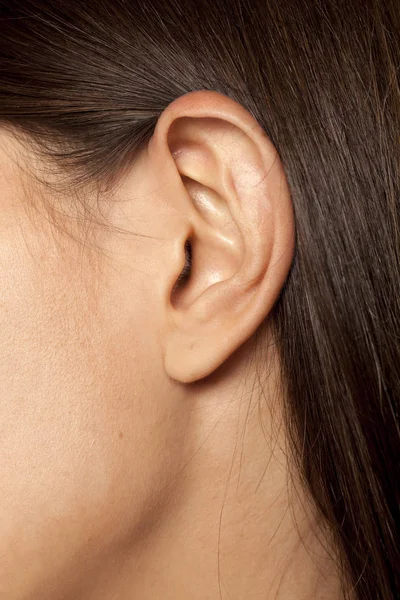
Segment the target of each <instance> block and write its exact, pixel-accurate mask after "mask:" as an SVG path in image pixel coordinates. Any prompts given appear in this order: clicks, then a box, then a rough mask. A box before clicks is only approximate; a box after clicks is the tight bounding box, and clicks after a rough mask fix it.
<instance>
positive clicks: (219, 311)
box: [149, 91, 295, 383]
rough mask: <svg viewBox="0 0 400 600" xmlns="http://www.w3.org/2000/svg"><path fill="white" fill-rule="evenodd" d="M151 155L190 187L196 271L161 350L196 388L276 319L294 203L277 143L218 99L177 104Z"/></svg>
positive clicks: (193, 96)
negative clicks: (169, 162)
mask: <svg viewBox="0 0 400 600" xmlns="http://www.w3.org/2000/svg"><path fill="white" fill-rule="evenodd" d="M149 155H153V156H154V158H155V159H156V161H157V159H158V160H159V164H161V157H162V156H164V157H166V158H168V160H171V159H172V160H174V161H175V165H176V170H177V173H178V174H179V177H180V180H181V182H182V184H183V186H182V187H181V190H182V197H181V198H180V199H179V203H180V204H179V205H180V207H185V210H184V212H185V214H187V223H186V225H185V227H186V231H187V230H190V231H191V235H190V244H191V253H192V260H191V271H190V275H189V279H188V280H187V281H184V282H183V283H182V285H180V286H179V287H178V289H177V287H176V286H174V287H173V288H171V289H169V297H168V299H167V298H166V307H167V308H166V310H167V315H166V323H168V325H167V327H166V329H165V333H164V339H163V341H162V343H163V345H164V361H165V369H166V371H167V373H168V374H169V375H170V377H172V378H174V379H176V380H178V381H181V382H182V383H190V382H193V381H196V380H198V379H202V378H204V377H206V376H208V375H209V374H211V373H212V372H213V371H214V370H216V369H217V368H218V367H219V366H221V364H222V363H223V362H224V361H225V360H226V359H227V358H228V357H229V356H230V355H231V354H233V353H234V352H235V351H236V350H237V349H238V348H239V347H240V346H241V345H242V344H243V343H244V342H245V341H246V340H247V339H249V338H250V337H251V336H252V335H253V334H254V333H255V331H256V330H257V328H258V326H259V325H260V324H261V323H262V322H263V320H264V319H265V318H266V317H267V316H268V313H269V312H270V310H271V309H272V307H273V305H274V303H275V301H276V299H277V298H278V296H279V293H280V291H281V289H282V286H283V284H284V281H285V279H286V277H287V274H288V272H289V269H290V265H291V262H292V259H293V253H294V237H295V236H294V216H293V209H292V203H291V198H290V193H289V189H288V186H287V182H286V178H285V175H284V172H283V167H282V163H281V161H280V159H279V156H278V155H277V152H276V150H275V148H274V146H273V144H272V143H271V141H270V140H269V139H268V137H267V136H266V135H265V133H264V131H263V130H262V128H261V127H260V125H259V124H258V123H257V121H256V120H255V119H254V118H253V117H252V116H251V115H250V113H249V112H248V111H246V110H245V109H244V108H243V107H242V106H241V105H240V104H238V103H237V102H235V101H234V100H232V99H230V98H228V97H227V96H224V95H222V94H219V93H217V92H209V91H199V92H192V93H190V94H186V95H185V96H182V97H180V98H178V99H177V100H175V101H174V102H173V103H172V104H170V105H169V106H168V107H167V108H166V109H165V111H164V112H163V113H162V115H161V116H160V118H159V121H158V123H157V127H156V129H155V132H154V136H153V138H152V140H151V142H150V144H149ZM168 193H176V187H174V189H173V190H172V187H171V189H170V190H169V191H168V190H166V191H165V194H166V195H168ZM170 201H171V202H175V203H176V198H170ZM166 202H168V198H166ZM182 239H183V238H182V235H181V236H180V237H179V236H177V239H176V244H177V245H179V252H180V253H181V255H182V256H183V257H184V256H185V247H184V245H183V246H182ZM186 241H187V240H184V242H186ZM177 251H178V250H177Z"/></svg>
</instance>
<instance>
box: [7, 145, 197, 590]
mask: <svg viewBox="0 0 400 600" xmlns="http://www.w3.org/2000/svg"><path fill="white" fill-rule="evenodd" d="M2 142H3V143H2V148H1V150H0V152H1V153H2V172H1V175H0V177H1V178H2V184H1V189H2V193H1V200H0V201H1V205H2V210H1V216H0V231H1V234H0V262H1V270H0V307H1V308H0V319H1V326H0V382H1V403H0V426H1V435H0V456H1V462H0V481H1V493H0V581H1V582H2V583H1V586H4V585H5V584H4V582H9V584H10V585H11V586H12V587H11V588H10V589H8V588H7V584H6V589H4V588H3V589H2V590H1V591H2V594H3V595H4V594H5V596H4V597H13V598H14V597H15V598H25V597H32V591H33V590H35V589H36V587H35V586H36V585H37V586H39V587H38V588H37V589H38V591H37V593H38V594H39V596H40V593H41V587H40V586H41V585H42V583H41V582H42V581H46V584H45V590H44V589H43V596H41V597H45V596H44V593H45V591H46V593H48V592H49V590H51V589H52V586H53V582H52V581H51V580H49V573H54V574H55V578H56V579H57V584H56V583H54V585H55V586H56V585H59V586H60V587H61V589H63V586H64V589H65V586H67V582H68V585H70V584H71V585H72V582H73V581H74V578H76V579H79V576H80V575H82V573H83V572H84V570H86V569H88V568H89V567H90V561H93V562H95V561H96V560H99V554H103V555H105V556H106V555H107V552H110V553H111V552H112V551H113V549H114V547H115V546H117V545H118V544H121V542H122V540H124V541H125V542H126V543H131V542H132V540H134V539H135V537H137V535H138V528H140V531H141V536H143V535H144V534H143V531H145V530H146V528H150V529H151V528H152V526H153V525H152V524H153V521H154V518H155V516H157V518H159V517H160V514H161V513H160V511H161V512H162V509H163V506H164V505H165V504H166V497H167V496H166V494H165V493H163V490H165V488H166V486H167V485H168V482H169V481H170V479H171V478H172V477H173V475H174V474H175V472H176V471H177V470H178V468H179V466H180V463H181V461H182V460H184V458H185V449H184V444H185V443H186V442H185V440H184V437H183V434H182V432H183V431H185V419H186V418H188V414H187V413H186V414H185V411H184V410H183V406H182V396H181V395H180V394H179V392H178V391H177V386H176V384H175V383H174V382H172V380H170V379H169V378H167V377H166V376H165V372H164V370H163V363H162V355H161V352H160V345H159V339H158V335H159V330H160V328H161V325H162V323H161V321H160V313H159V310H158V307H159V302H158V298H157V297H156V296H155V293H154V290H155V288H154V285H152V282H154V281H155V280H156V278H157V273H158V272H160V269H161V268H162V265H161V264H160V257H162V256H165V252H164V251H163V244H166V243H167V242H166V241H165V240H163V239H161V240H160V239H158V240H157V239H156V240H152V239H146V238H144V237H142V238H141V237H138V236H134V235H130V234H129V233H130V232H134V231H141V232H142V233H146V232H147V234H149V235H154V236H157V237H158V236H160V233H161V229H162V226H163V224H164V221H165V219H166V218H167V215H166V214H165V213H164V214H163V216H161V217H160V218H159V219H158V220H157V211H158V208H159V207H157V206H156V202H157V199H156V197H154V198H153V199H152V202H154V203H155V204H154V211H152V210H150V209H149V198H148V192H149V190H148V189H147V190H146V189H145V185H144V184H143V183H142V185H141V186H140V185H139V183H138V181H139V180H140V181H142V182H143V181H144V182H146V181H148V179H147V176H146V168H147V167H146V165H144V163H143V162H141V163H138V165H137V169H136V170H135V173H133V174H131V176H130V179H129V181H128V185H129V190H128V188H127V187H123V188H122V189H121V190H120V194H119V196H118V198H116V201H115V204H114V208H113V209H112V210H113V213H112V215H111V214H110V215H109V218H110V220H111V221H113V223H114V225H117V226H121V227H122V228H123V229H124V231H126V233H122V234H121V233H117V232H115V231H110V230H107V231H106V230H104V228H96V226H94V225H90V227H92V235H91V236H90V240H89V239H88V236H84V235H83V230H81V231H79V232H76V230H75V231H74V235H73V236H71V235H70V233H71V231H72V229H73V228H74V222H73V220H68V221H65V222H64V223H63V226H61V227H56V226H55V225H54V224H53V223H52V222H50V221H49V220H48V218H46V217H47V216H48V215H47V213H46V209H45V208H44V207H42V208H41V210H38V211H35V210H31V209H29V208H28V209H27V208H26V206H27V204H26V203H27V202H32V201H35V202H36V203H37V204H38V206H40V201H39V195H40V193H43V192H44V190H41V189H40V188H39V189H37V187H36V186H32V185H31V187H27V184H26V182H25V181H24V175H23V172H22V171H21V170H20V168H18V167H17V166H16V164H15V162H14V160H12V159H11V158H10V156H9V154H10V151H11V150H15V151H16V150H17V148H16V147H15V146H12V145H13V144H14V142H13V140H12V139H11V138H9V137H7V138H5V137H3V138H2ZM139 176H140V177H139ZM136 183H137V185H136ZM132 190H133V191H132ZM146 192H147V195H146ZM33 194H34V195H35V197H32V195H33ZM140 198H142V199H141V200H140ZM146 202H147V208H146ZM71 228H72V229H71ZM75 229H76V228H75ZM162 237H163V236H161V238H162ZM18 565H25V566H24V570H23V573H21V572H18V573H15V569H16V567H17V568H18ZM77 565H80V566H79V567H77ZM80 569H81V570H82V572H80ZM62 573H64V576H65V581H64V583H63V581H62V577H61V580H60V574H62ZM7 594H9V595H7ZM30 594H31V595H30ZM0 595H1V594H0ZM51 597H52V596H51Z"/></svg>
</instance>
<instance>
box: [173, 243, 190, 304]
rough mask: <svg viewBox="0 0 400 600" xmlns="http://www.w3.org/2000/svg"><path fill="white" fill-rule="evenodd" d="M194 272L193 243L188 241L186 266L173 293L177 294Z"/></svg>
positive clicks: (186, 245) (186, 244)
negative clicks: (192, 271)
mask: <svg viewBox="0 0 400 600" xmlns="http://www.w3.org/2000/svg"><path fill="white" fill-rule="evenodd" d="M191 270H192V242H191V240H190V239H187V240H186V242H185V266H184V267H183V269H182V271H181V272H180V274H179V277H178V279H177V280H176V282H175V285H174V288H173V292H175V291H176V290H177V289H178V288H179V287H180V286H181V285H182V284H183V283H186V281H187V280H188V279H189V277H190V273H191Z"/></svg>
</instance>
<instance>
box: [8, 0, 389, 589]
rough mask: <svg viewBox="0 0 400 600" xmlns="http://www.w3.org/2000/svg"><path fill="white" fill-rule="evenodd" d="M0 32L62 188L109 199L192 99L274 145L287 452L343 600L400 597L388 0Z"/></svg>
mask: <svg viewBox="0 0 400 600" xmlns="http://www.w3.org/2000/svg"><path fill="white" fill-rule="evenodd" d="M0 18H1V35H0V60H1V73H0V119H1V122H2V124H3V126H7V127H11V128H12V129H14V130H16V131H20V132H24V133H26V134H28V136H29V138H30V139H32V140H35V141H36V143H38V144H40V147H41V149H42V150H43V152H44V153H45V154H46V155H47V156H49V157H50V156H51V157H52V158H51V160H52V161H53V164H57V165H60V166H62V168H63V169H64V170H65V172H66V173H68V174H69V176H71V177H73V178H74V181H75V182H78V183H84V182H88V181H96V182H98V183H101V182H102V183H104V182H108V184H110V183H111V182H112V181H113V180H114V179H115V177H116V176H117V174H118V173H120V172H121V169H123V168H124V166H126V165H128V164H131V163H132V160H134V157H135V155H137V153H138V151H139V149H140V148H141V147H143V145H145V144H146V143H147V142H148V140H149V138H150V136H151V135H152V133H153V131H154V128H155V125H156V122H157V119H158V117H159V115H160V114H161V112H162V111H163V110H164V109H165V108H166V106H167V105H168V104H169V103H170V102H172V101H173V100H174V99H175V98H177V97H178V96H181V95H182V94H185V93H187V92H190V91H193V90H200V89H209V90H216V91H218V92H221V93H223V94H226V95H227V96H229V97H231V98H233V99H235V100H236V101H238V102H240V103H241V104H242V105H243V106H244V107H245V108H246V109H247V110H248V111H249V112H250V113H251V114H252V115H253V116H254V117H255V118H256V119H257V121H258V122H259V123H260V124H261V125H262V127H263V128H264V130H265V132H266V133H267V134H268V135H269V136H270V138H271V140H272V141H273V143H274V144H275V146H276V148H277V150H278V152H279V154H280V156H281V159H282V161H283V164H284V167H285V172H286V175H287V178H288V182H289V186H290V190H291V194H292V200H293V205H294V211H295V223H296V252H295V257H294V262H293V265H292V268H291V271H290V273H289V276H288V278H287V281H286V283H285V286H284V288H283V290H282V293H281V295H280V297H279V299H278V301H277V302H276V304H275V307H274V309H273V314H271V316H270V321H271V323H272V324H273V327H274V330H275V332H276V338H277V343H278V347H279V352H280V357H281V362H282V368H283V375H284V381H285V385H286V391H287V394H286V395H287V399H286V425H287V430H288V432H289V435H290V439H291V442H292V448H293V450H294V453H295V456H296V457H297V460H298V467H299V469H300V472H301V473H302V475H303V477H304V482H305V483H306V484H307V486H308V489H309V490H310V491H311V494H312V496H313V498H314V500H315V502H316V504H317V506H318V508H319V510H320V512H321V514H322V515H323V517H324V520H325V522H326V523H327V525H328V527H329V529H330V531H331V532H332V534H333V536H334V539H335V543H336V545H337V548H338V551H339V555H340V557H341V565H340V566H341V568H342V573H343V577H346V578H348V579H349V580H350V582H351V583H352V585H353V586H354V591H355V593H356V595H357V597H358V598H359V599H360V600H380V599H382V600H392V599H395V598H400V535H399V527H400V514H399V506H400V498H399V496H400V493H399V489H400V487H399V481H400V468H399V464H400V433H399V399H400V300H399V297H400V295H399V287H400V285H399V284H400V223H399V221H400V204H399V202H400V201H399V192H400V189H399V161H400V148H399V145H400V144H399V141H400V89H399V69H400V7H399V2H398V0H351V2H350V1H347V0H318V1H317V0H273V1H272V0H271V1H270V0H251V1H250V0H218V2H214V1H213V0H146V1H144V0H138V1H134V0H132V1H129V0H96V1H94V0H86V1H85V2H82V1H78V0H51V1H50V0H49V1H47V0H5V1H4V0H3V1H2V3H1V5H0ZM262 334H263V332H262V331H261V330H259V332H258V333H257V335H259V341H260V343H261V341H262V339H263V336H262ZM299 440H300V441H299Z"/></svg>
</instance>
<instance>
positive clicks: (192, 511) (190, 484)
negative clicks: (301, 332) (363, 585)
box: [84, 371, 342, 600]
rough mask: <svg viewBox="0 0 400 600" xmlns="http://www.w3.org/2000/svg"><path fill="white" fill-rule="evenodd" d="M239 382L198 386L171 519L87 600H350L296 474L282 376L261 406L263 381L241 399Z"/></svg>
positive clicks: (116, 564) (167, 514)
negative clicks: (281, 397)
mask: <svg viewBox="0 0 400 600" xmlns="http://www.w3.org/2000/svg"><path fill="white" fill-rule="evenodd" d="M246 372H247V371H246ZM222 379H224V378H223V377H222ZM250 379H251V378H249V383H250ZM231 383H232V385H231V386H230V388H229V390H228V389H227V387H226V381H225V382H224V389H223V390H222V389H221V393H219V389H218V382H216V381H213V382H212V384H211V385H210V387H209V390H208V391H206V390H205V389H204V384H203V385H202V387H201V394H199V395H197V391H198V389H200V388H197V387H196V386H194V388H193V389H194V390H195V391H194V392H193V398H192V399H191V400H189V402H190V403H191V411H192V415H193V418H192V420H193V424H194V425H193V431H194V432H195V436H194V443H193V452H191V456H192V458H191V460H190V461H189V462H188V463H187V464H186V465H185V466H184V468H182V469H181V470H180V472H179V473H178V475H177V476H176V478H175V479H174V481H172V482H171V485H170V487H169V489H168V490H166V494H168V498H169V500H168V509H167V511H163V513H162V514H163V516H162V519H161V520H160V522H159V523H158V524H157V526H156V527H154V528H153V529H152V531H151V533H150V534H143V538H142V540H140V541H137V540H136V541H135V547H134V548H132V547H130V548H127V549H125V551H124V552H123V553H122V552H121V553H120V554H119V555H118V556H116V557H114V560H112V561H110V562H109V565H108V567H107V570H104V569H103V570H102V576H100V575H99V574H96V581H97V586H98V587H96V590H95V591H94V592H93V595H90V594H89V593H88V592H87V591H85V594H84V597H85V599H86V600H95V599H96V600H98V599H99V598H102V599H103V598H104V600H108V599H109V598H110V599H111V598H114V597H117V598H119V600H128V599H129V600H131V599H132V598H137V599H140V600H144V599H146V600H147V599H148V600H154V599H156V598H163V600H188V598H190V599H191V600H196V599H200V598H215V599H217V598H218V599H224V600H225V599H227V600H228V599H239V598H250V597H252V598H259V599H260V600H261V599H263V600H272V599H274V600H278V599H284V600H291V599H293V600H299V599H307V600H309V599H311V598H318V599H320V600H321V599H323V600H338V599H339V598H341V597H342V596H341V594H340V582H339V577H338V574H337V572H336V569H335V567H334V564H333V562H332V559H331V558H330V556H329V555H328V551H327V550H326V548H327V546H328V543H327V539H326V538H324V536H323V534H322V532H321V528H320V527H319V526H318V518H317V515H316V511H315V510H314V509H313V506H312V503H311V501H310V500H309V498H307V496H306V493H305V492H304V491H303V490H302V488H301V485H300V483H299V481H298V480H297V479H296V476H295V475H294V474H292V475H290V474H289V458H288V455H289V453H288V449H287V442H286V439H285V435H284V427H283V423H282V414H281V411H280V410H279V403H278V402H277V401H276V400H277V396H276V388H275V387H274V384H275V383H276V378H275V379H274V373H271V375H270V377H269V380H268V383H267V384H266V385H267V386H268V389H267V390H266V389H265V385H264V384H263V387H264V392H265V398H264V396H263V397H262V399H261V400H259V397H258V395H257V393H256V392H257V387H255V386H254V379H252V380H251V383H252V384H251V385H249V386H248V388H247V389H246V388H244V389H243V388H242V389H241V391H240V393H238V392H237V393H236V394H234V391H235V389H237V384H238V381H231ZM224 398H225V400H224ZM272 399H274V402H272ZM99 589H101V590H102V592H101V593H100V594H99ZM116 590H117V591H118V593H116Z"/></svg>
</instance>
